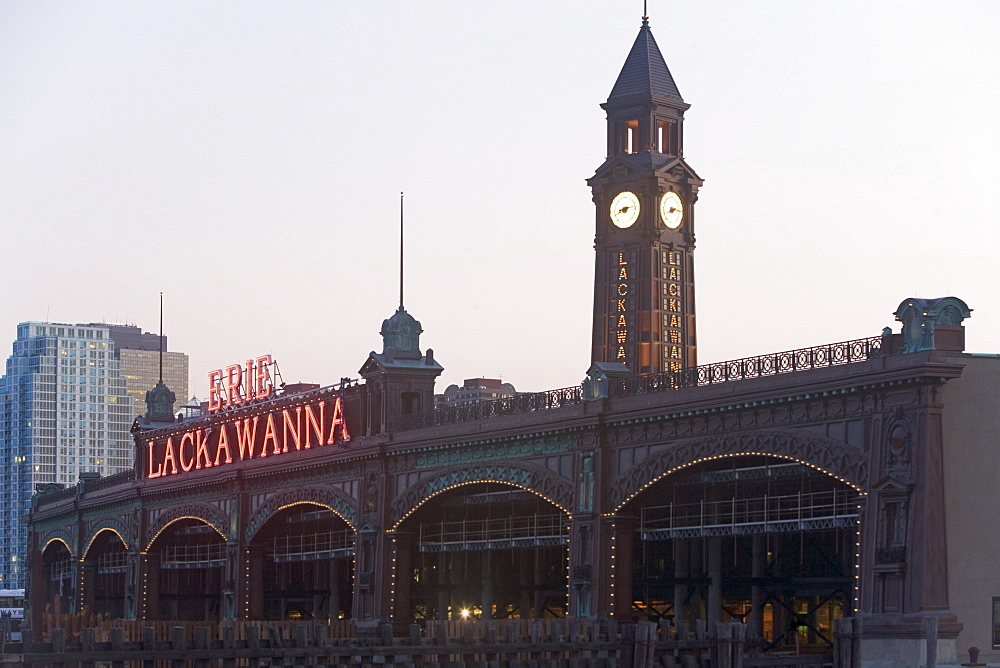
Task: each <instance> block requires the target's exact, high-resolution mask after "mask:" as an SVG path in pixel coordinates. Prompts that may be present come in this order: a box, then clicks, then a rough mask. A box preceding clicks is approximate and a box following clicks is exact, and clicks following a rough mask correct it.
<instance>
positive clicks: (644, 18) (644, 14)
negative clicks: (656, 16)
mask: <svg viewBox="0 0 1000 668" xmlns="http://www.w3.org/2000/svg"><path fill="white" fill-rule="evenodd" d="M646 2H647V0H642V22H643V24H645V23H647V22H648V21H649V12H647V11H646Z"/></svg>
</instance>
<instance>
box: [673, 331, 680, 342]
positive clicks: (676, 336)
mask: <svg viewBox="0 0 1000 668" xmlns="http://www.w3.org/2000/svg"><path fill="white" fill-rule="evenodd" d="M680 342H681V333H680V332H678V331H677V330H676V329H672V330H670V343H680Z"/></svg>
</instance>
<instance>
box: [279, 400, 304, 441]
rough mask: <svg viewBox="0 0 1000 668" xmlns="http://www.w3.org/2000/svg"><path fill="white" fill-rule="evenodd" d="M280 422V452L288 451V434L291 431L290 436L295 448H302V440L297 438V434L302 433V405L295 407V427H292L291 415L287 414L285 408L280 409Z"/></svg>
mask: <svg viewBox="0 0 1000 668" xmlns="http://www.w3.org/2000/svg"><path fill="white" fill-rule="evenodd" d="M281 417H282V423H281V442H282V448H281V451H282V452H288V434H289V433H291V435H292V438H293V439H294V440H295V449H296V450H301V449H302V440H301V439H300V438H299V434H301V433H302V407H301V406H296V407H295V428H294V429H292V427H291V424H292V416H291V415H289V414H288V411H287V410H283V411H281Z"/></svg>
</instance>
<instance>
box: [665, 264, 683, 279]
mask: <svg viewBox="0 0 1000 668" xmlns="http://www.w3.org/2000/svg"><path fill="white" fill-rule="evenodd" d="M667 278H668V279H669V280H671V281H679V280H681V275H680V272H678V271H677V267H670V273H669V274H667Z"/></svg>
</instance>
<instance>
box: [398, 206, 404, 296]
mask: <svg viewBox="0 0 1000 668" xmlns="http://www.w3.org/2000/svg"><path fill="white" fill-rule="evenodd" d="M399 310H400V311H403V310H405V309H403V192H402V191H400V192H399Z"/></svg>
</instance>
